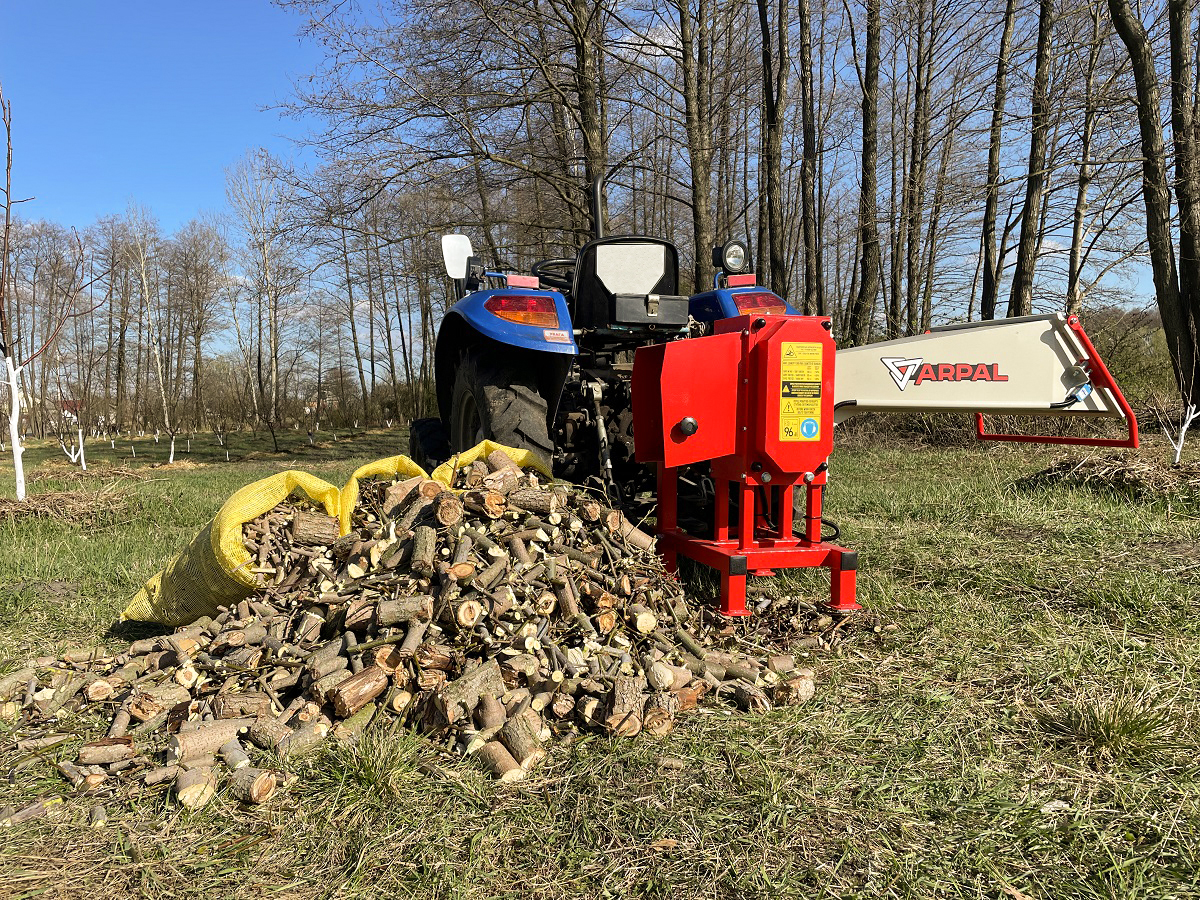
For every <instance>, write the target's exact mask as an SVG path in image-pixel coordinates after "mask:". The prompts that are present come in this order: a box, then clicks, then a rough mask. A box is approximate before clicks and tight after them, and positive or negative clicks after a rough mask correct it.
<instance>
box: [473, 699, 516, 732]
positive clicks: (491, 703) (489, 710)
mask: <svg viewBox="0 0 1200 900" xmlns="http://www.w3.org/2000/svg"><path fill="white" fill-rule="evenodd" d="M502 693H503V691H500V692H497V693H482V694H480V695H479V702H478V703H477V704H476V706H475V716H474V718H475V724H476V725H477V726H478V727H479V729H480V730H481V731H488V730H493V731H494V730H495V729H498V728H499V727H500V726H501V725H503V724H504V722H505V720H506V719H507V718H508V714H507V713H506V712H505V711H504V704H503V703H501V702H500V699H499V695H500V694H502Z"/></svg>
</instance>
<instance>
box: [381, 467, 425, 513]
mask: <svg viewBox="0 0 1200 900" xmlns="http://www.w3.org/2000/svg"><path fill="white" fill-rule="evenodd" d="M423 481H425V478H424V477H422V476H420V475H414V476H413V477H412V478H408V479H406V480H404V481H398V482H395V483H393V484H391V485H389V486H388V489H387V490H386V491H385V492H384V494H383V504H382V510H381V511H382V512H383V515H384V516H385V517H386V518H388V519H394V518H396V515H397V513H399V512H400V509H401V507H402V506H403V504H404V502H405V501H406V500H407V499H408V498H409V497H410V496H411V495H412V493H413V491H415V490H416V489H417V487H418V486H419V485H420V484H421V483H422V482H423Z"/></svg>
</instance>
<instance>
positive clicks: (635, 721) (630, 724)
mask: <svg viewBox="0 0 1200 900" xmlns="http://www.w3.org/2000/svg"><path fill="white" fill-rule="evenodd" d="M645 691H646V679H645V678H643V677H642V676H640V675H635V676H626V675H618V676H616V677H615V678H614V679H613V687H612V692H611V693H610V694H609V698H608V714H607V715H606V716H605V718H604V727H605V728H606V729H607V730H608V732H609V734H615V735H618V736H620V737H634V736H635V735H637V733H638V732H640V731H641V730H642V710H643V709H644V708H645V705H646V700H645V698H644V697H643V696H642V695H643V694H644V693H645Z"/></svg>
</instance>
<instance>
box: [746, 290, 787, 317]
mask: <svg viewBox="0 0 1200 900" xmlns="http://www.w3.org/2000/svg"><path fill="white" fill-rule="evenodd" d="M733 302H734V303H736V304H737V308H738V312H740V313H741V314H742V315H744V316H754V315H759V314H764V313H765V314H766V315H772V316H782V315H785V314H786V313H787V304H785V303H784V302H783V300H782V299H780V298H779V297H776V296H775V295H774V294H772V293H771V292H770V291H745V292H743V293H740V294H734V295H733Z"/></svg>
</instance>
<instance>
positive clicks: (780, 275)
mask: <svg viewBox="0 0 1200 900" xmlns="http://www.w3.org/2000/svg"><path fill="white" fill-rule="evenodd" d="M757 2H758V24H759V30H760V31H761V34H762V89H763V114H762V120H763V131H764V132H765V137H764V140H763V158H762V163H761V166H760V170H763V171H765V172H766V190H765V194H766V206H767V209H766V213H767V215H766V219H767V242H768V244H769V248H770V249H769V259H770V264H771V284H770V287H771V290H773V291H774V292H775V293H776V294H778V295H779V296H780V297H783V298H784V299H785V300H786V299H787V296H788V288H789V285H788V270H787V259H786V258H785V256H784V226H783V175H782V172H781V169H782V168H783V123H782V116H783V113H784V110H785V109H786V107H787V83H788V70H789V68H790V66H791V59H790V57H789V51H788V28H787V4H786V3H784V2H782V0H780V2H779V5H778V7H777V17H776V22H775V35H774V38H772V35H771V27H772V25H771V16H770V12H771V11H770V10H769V9H768V7H769V2H768V0H757Z"/></svg>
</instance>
